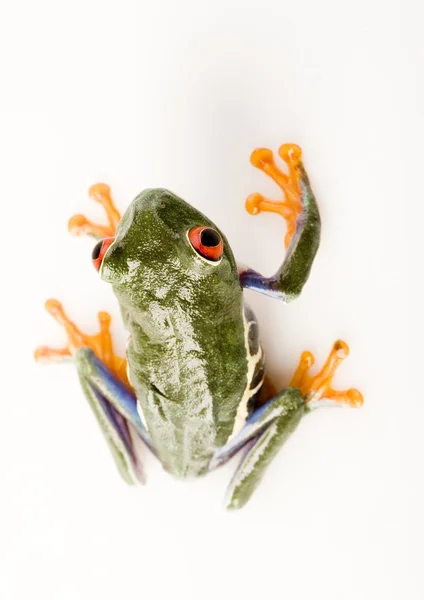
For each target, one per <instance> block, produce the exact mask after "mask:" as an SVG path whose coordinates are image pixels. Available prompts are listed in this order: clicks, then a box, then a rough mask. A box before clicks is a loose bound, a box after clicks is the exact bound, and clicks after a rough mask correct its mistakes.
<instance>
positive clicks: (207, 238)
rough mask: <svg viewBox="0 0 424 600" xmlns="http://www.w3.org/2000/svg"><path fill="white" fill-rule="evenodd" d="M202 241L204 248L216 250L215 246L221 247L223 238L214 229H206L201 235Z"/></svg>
mask: <svg viewBox="0 0 424 600" xmlns="http://www.w3.org/2000/svg"><path fill="white" fill-rule="evenodd" d="M200 241H201V242H202V246H207V247H208V248H215V246H218V245H219V243H220V241H221V238H220V237H219V234H218V233H217V232H216V231H215V230H214V229H204V230H203V231H202V233H201V234H200Z"/></svg>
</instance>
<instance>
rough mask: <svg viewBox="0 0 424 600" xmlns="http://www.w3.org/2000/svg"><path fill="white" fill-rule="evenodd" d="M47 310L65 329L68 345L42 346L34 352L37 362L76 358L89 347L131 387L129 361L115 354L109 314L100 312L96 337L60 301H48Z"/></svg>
mask: <svg viewBox="0 0 424 600" xmlns="http://www.w3.org/2000/svg"><path fill="white" fill-rule="evenodd" d="M46 310H47V312H48V313H50V314H51V315H52V317H53V318H54V319H55V320H56V321H57V322H58V323H59V325H62V327H64V328H65V331H66V334H67V336H68V343H67V345H66V346H65V347H64V348H49V347H48V346H40V347H39V348H37V349H36V351H35V352H34V357H35V360H37V361H39V362H46V361H48V362H51V361H56V360H62V359H64V358H69V357H72V356H74V355H75V353H76V351H77V350H78V348H82V347H89V348H91V349H92V350H93V352H94V353H95V354H96V356H97V358H99V359H100V360H101V361H103V362H104V363H105V364H106V365H107V366H108V367H109V369H110V370H111V371H113V373H115V375H116V376H117V377H118V378H119V379H120V380H121V381H123V382H124V383H125V384H126V385H127V386H129V382H128V377H127V361H126V359H125V358H121V357H119V356H116V354H114V352H113V345H112V337H111V334H110V321H111V317H110V315H109V313H107V312H99V315H98V319H99V324H100V332H99V333H97V334H96V335H86V334H84V333H82V332H81V331H80V330H79V329H78V327H77V326H76V325H75V324H74V323H73V322H72V321H71V320H70V319H69V318H68V317H67V316H66V314H65V312H64V310H63V308H62V305H61V303H60V302H59V301H58V300H54V299H53V298H52V299H50V300H47V302H46Z"/></svg>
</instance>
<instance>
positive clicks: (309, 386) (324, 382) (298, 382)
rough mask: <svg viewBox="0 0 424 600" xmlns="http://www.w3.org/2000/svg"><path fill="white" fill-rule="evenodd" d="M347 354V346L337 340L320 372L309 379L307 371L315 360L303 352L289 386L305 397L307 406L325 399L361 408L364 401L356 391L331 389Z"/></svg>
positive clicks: (309, 354) (308, 353)
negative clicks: (337, 371) (335, 374)
mask: <svg viewBox="0 0 424 600" xmlns="http://www.w3.org/2000/svg"><path fill="white" fill-rule="evenodd" d="M348 354H349V346H348V345H347V344H346V342H343V340H338V341H337V342H335V343H334V345H333V348H332V350H331V352H330V354H329V355H328V358H327V360H326V361H325V363H324V366H323V368H322V369H321V371H320V372H319V373H318V374H317V375H315V376H314V377H311V376H310V375H309V374H308V371H309V369H310V367H311V366H312V365H313V364H314V362H315V359H314V356H313V355H312V354H311V353H310V352H303V354H302V356H301V357H300V362H299V366H298V367H297V369H296V371H295V374H294V375H293V378H292V380H291V382H290V386H291V387H297V388H298V389H299V390H300V391H301V392H302V394H303V395H304V396H306V403H307V404H308V403H309V402H312V401H318V400H323V399H326V400H332V401H334V402H338V403H340V404H347V405H348V406H351V407H353V408H359V407H360V406H362V404H363V402H364V399H363V396H362V394H361V393H360V392H359V391H358V390H355V389H350V390H347V391H336V390H334V389H333V388H332V387H331V383H332V379H333V376H334V373H335V372H336V370H337V368H338V366H339V365H340V363H341V362H342V361H343V360H344V359H345V358H346V357H347V356H348Z"/></svg>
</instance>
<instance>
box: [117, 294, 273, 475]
mask: <svg viewBox="0 0 424 600" xmlns="http://www.w3.org/2000/svg"><path fill="white" fill-rule="evenodd" d="M242 311H243V313H242V315H240V316H242V318H241V319H238V322H237V323H227V324H226V325H227V327H226V328H225V329H224V328H223V329H221V331H218V332H217V335H216V337H215V338H214V337H213V336H211V337H210V340H209V346H210V345H211V344H213V343H214V342H215V344H216V345H218V347H216V348H215V349H213V350H214V351H213V352H212V353H210V354H209V356H208V357H207V359H206V360H205V359H204V354H203V349H202V348H201V350H202V352H200V351H199V349H198V348H196V346H195V344H194V343H193V341H190V340H185V341H184V342H183V343H182V344H179V343H178V342H175V343H171V341H169V340H168V341H167V343H166V344H162V346H161V353H160V360H157V359H156V358H159V357H156V358H155V351H154V347H152V348H151V349H150V350H151V351H150V353H147V354H146V353H144V355H141V354H138V353H137V352H136V350H135V349H134V347H132V345H131V343H130V344H129V346H128V350H127V351H128V357H129V364H130V365H132V366H133V367H132V369H131V372H130V379H131V383H132V384H133V385H134V387H135V389H136V393H137V398H138V406H139V413H140V417H141V419H142V420H143V422H144V423H145V425H146V428H147V429H148V431H149V433H150V435H151V437H152V441H153V445H154V447H155V450H156V452H157V455H158V458H159V460H160V461H161V463H162V465H163V467H164V468H165V469H166V470H167V471H168V472H170V473H172V474H174V475H177V476H180V477H188V476H196V475H201V474H202V473H204V472H205V471H206V470H207V468H208V465H209V461H210V458H211V456H212V454H213V453H214V451H215V449H216V448H217V447H220V446H222V445H223V444H224V443H225V442H226V441H227V440H228V439H229V438H230V437H231V436H232V435H234V434H235V433H237V431H238V430H239V429H240V428H241V427H242V426H243V423H244V421H245V418H246V416H247V414H248V412H249V408H250V401H251V400H252V398H253V397H254V396H255V394H256V393H257V391H258V390H259V389H260V387H261V384H262V380H263V353H262V349H261V347H260V344H259V340H258V330H257V325H256V320H255V317H254V315H253V313H252V311H250V309H248V308H246V309H245V308H244V306H242ZM228 328H230V330H231V328H232V330H231V331H228ZM187 330H189V328H187ZM225 336H227V337H225ZM222 339H224V343H223V342H222ZM217 340H219V342H218V341H217ZM180 346H182V348H183V349H185V351H184V352H181V351H179V350H180V349H181V348H180ZM191 347H192V348H193V350H190V351H187V348H191ZM207 350H209V347H208V348H207ZM149 357H150V359H149ZM211 361H212V364H211ZM134 365H135V366H134ZM211 372H212V373H213V374H214V377H211ZM146 374H150V376H149V377H147V378H146ZM172 379H174V384H173V385H171V384H170V382H171V380H172Z"/></svg>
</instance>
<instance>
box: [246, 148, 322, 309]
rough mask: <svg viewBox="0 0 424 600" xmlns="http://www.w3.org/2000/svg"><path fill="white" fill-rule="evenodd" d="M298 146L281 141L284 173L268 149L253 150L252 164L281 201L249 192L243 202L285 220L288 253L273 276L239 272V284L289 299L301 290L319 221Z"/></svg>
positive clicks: (254, 211) (253, 210)
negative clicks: (279, 192)
mask: <svg viewBox="0 0 424 600" xmlns="http://www.w3.org/2000/svg"><path fill="white" fill-rule="evenodd" d="M301 154H302V153H301V149H300V148H299V146H296V145H295V144H283V146H281V147H280V149H279V155H280V157H281V158H282V159H283V160H284V161H285V163H286V164H287V167H288V174H285V173H283V171H281V170H280V169H279V168H278V167H277V165H276V164H275V162H274V158H273V154H272V152H271V150H268V149H266V148H259V149H258V150H255V151H254V152H253V153H252V156H251V158H250V160H251V162H252V164H253V165H254V166H255V167H257V168H258V169H261V170H262V171H264V172H265V173H266V174H267V175H269V176H270V177H271V178H272V179H273V180H274V181H275V182H276V183H277V185H278V186H279V187H280V188H281V189H282V190H283V192H284V196H285V199H284V201H283V202H275V201H273V200H268V199H267V198H264V197H263V196H262V195H261V194H252V195H251V196H249V197H248V199H247V201H246V208H247V210H248V211H249V212H250V213H251V214H252V215H256V214H259V213H260V212H262V211H265V212H275V213H278V214H279V215H281V216H282V217H283V218H284V219H285V220H286V222H287V234H286V238H285V246H286V248H287V254H286V257H285V260H284V262H283V264H282V265H281V267H280V268H279V269H278V271H277V272H276V273H275V275H273V276H272V277H264V276H262V275H260V274H259V273H257V272H256V271H253V270H251V269H246V270H242V271H241V272H240V274H239V276H240V282H241V285H242V286H243V287H245V288H248V289H253V290H256V291H257V292H261V293H263V294H266V295H268V296H273V297H276V298H281V299H282V300H284V301H285V302H289V301H290V300H293V299H294V298H296V297H297V296H298V295H299V294H300V292H301V291H302V288H303V286H304V285H305V283H306V281H307V279H308V277H309V273H310V271H311V267H312V263H313V260H314V257H315V254H316V252H317V250H318V246H319V240H320V231H321V221H320V216H319V211H318V206H317V203H316V200H315V196H314V194H313V192H312V189H311V186H310V184H309V179H308V176H307V174H306V171H305V168H304V166H303V163H302V161H301Z"/></svg>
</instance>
